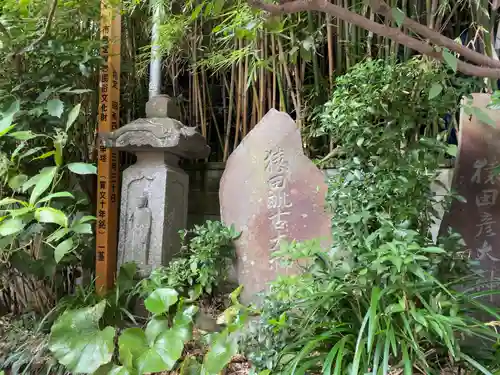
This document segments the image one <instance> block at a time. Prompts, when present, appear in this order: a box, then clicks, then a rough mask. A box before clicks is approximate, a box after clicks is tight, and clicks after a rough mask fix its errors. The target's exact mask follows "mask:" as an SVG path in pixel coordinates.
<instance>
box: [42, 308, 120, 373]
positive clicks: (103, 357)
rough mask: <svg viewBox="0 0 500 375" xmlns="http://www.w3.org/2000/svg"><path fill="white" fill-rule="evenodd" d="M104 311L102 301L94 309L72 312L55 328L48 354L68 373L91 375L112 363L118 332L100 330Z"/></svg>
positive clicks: (111, 329) (53, 327)
mask: <svg viewBox="0 0 500 375" xmlns="http://www.w3.org/2000/svg"><path fill="white" fill-rule="evenodd" d="M105 308H106V300H103V301H101V302H99V303H98V304H97V305H95V306H92V307H85V308H82V309H78V310H69V311H66V312H65V313H63V315H62V316H61V317H59V318H58V319H57V320H56V322H55V323H54V324H53V325H52V328H51V330H50V338H49V350H50V351H51V352H52V354H53V355H54V357H55V358H56V359H57V360H58V361H59V363H61V364H62V365H64V366H66V367H67V368H68V370H69V371H71V372H74V373H83V374H92V373H93V372H95V371H96V370H97V369H98V368H99V367H101V366H102V365H104V364H106V363H108V362H110V361H111V359H112V357H113V351H114V346H115V345H114V338H115V329H114V328H113V327H106V328H104V329H103V330H100V329H99V321H100V319H101V318H102V316H103V314H104V309H105Z"/></svg>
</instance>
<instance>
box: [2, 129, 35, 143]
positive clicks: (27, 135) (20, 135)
mask: <svg viewBox="0 0 500 375" xmlns="http://www.w3.org/2000/svg"><path fill="white" fill-rule="evenodd" d="M8 136H9V137H12V138H15V139H17V140H19V141H28V140H30V139H33V138H36V137H37V135H36V134H34V133H33V132H30V131H29V130H26V131H19V132H13V133H9V134H8Z"/></svg>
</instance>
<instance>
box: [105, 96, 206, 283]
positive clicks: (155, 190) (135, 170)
mask: <svg viewBox="0 0 500 375" xmlns="http://www.w3.org/2000/svg"><path fill="white" fill-rule="evenodd" d="M164 99H165V98H164V97H160V98H153V99H152V100H151V101H150V102H149V104H148V105H149V107H150V108H153V109H154V108H155V107H154V105H158V106H159V107H161V106H162V105H163V106H164V107H168V102H165V100H164ZM151 102H152V103H151ZM155 103H156V104H155ZM167 109H168V108H167ZM167 109H165V111H164V113H165V114H166V113H167V112H168V111H167ZM157 110H158V111H159V109H158V108H157ZM153 112H154V111H153ZM148 113H150V114H151V113H152V110H150V111H148ZM154 114H161V113H154ZM101 142H103V143H104V145H105V146H107V147H115V148H119V149H122V150H126V151H132V152H134V153H135V154H136V155H137V162H136V163H135V164H133V165H131V166H130V167H128V168H127V169H125V171H124V172H123V176H122V189H121V202H120V230H119V238H118V267H120V266H121V265H122V264H123V263H126V262H131V261H133V262H135V263H137V265H138V268H139V272H140V274H141V275H142V276H147V275H148V274H149V273H150V272H151V270H152V269H154V268H157V267H160V266H163V265H166V264H167V263H168V261H170V259H171V258H172V256H173V255H174V254H175V253H177V252H178V251H179V250H180V245H181V244H180V238H179V235H178V232H179V230H181V229H185V228H186V222H187V206H188V190H189V177H188V175H187V174H186V173H185V172H184V171H183V170H182V169H181V168H180V167H179V166H178V163H179V158H180V157H184V158H190V159H196V158H205V157H206V156H208V154H209V153H210V148H209V147H208V146H207V144H206V143H205V139H204V138H203V137H202V136H201V135H200V134H198V133H197V132H196V131H195V130H194V128H189V127H186V126H184V125H183V124H182V123H180V122H179V121H177V120H174V119H171V118H148V119H139V120H136V121H133V122H132V123H130V124H127V125H125V126H123V127H122V128H120V129H118V130H116V131H114V132H111V133H107V134H102V135H101Z"/></svg>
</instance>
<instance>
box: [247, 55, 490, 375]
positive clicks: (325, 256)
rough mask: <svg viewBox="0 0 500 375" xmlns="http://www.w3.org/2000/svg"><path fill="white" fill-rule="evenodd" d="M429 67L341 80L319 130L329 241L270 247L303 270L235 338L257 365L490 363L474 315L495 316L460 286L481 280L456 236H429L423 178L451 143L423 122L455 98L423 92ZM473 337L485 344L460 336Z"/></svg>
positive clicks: (413, 367) (292, 369)
mask: <svg viewBox="0 0 500 375" xmlns="http://www.w3.org/2000/svg"><path fill="white" fill-rule="evenodd" d="M426 69H427V68H426V66H422V65H419V64H417V62H416V61H412V62H410V63H408V64H405V65H397V66H390V65H383V64H382V63H381V62H377V61H369V62H367V63H364V64H360V65H358V66H357V67H355V68H354V69H353V70H352V71H351V72H350V73H348V74H347V75H346V76H344V77H342V78H340V79H339V80H338V82H337V83H338V86H337V88H336V90H335V92H334V94H333V96H332V99H331V101H330V102H328V103H327V104H326V105H325V108H324V112H323V114H322V116H321V121H322V125H321V129H319V130H320V132H324V133H328V134H330V135H331V136H332V138H333V139H334V140H335V142H336V146H337V147H338V148H339V149H340V150H342V152H343V156H342V157H341V158H339V159H337V160H336V168H337V170H338V173H337V174H335V175H334V176H332V177H331V178H330V180H329V182H328V184H329V191H328V194H327V205H328V208H329V210H330V212H331V215H332V225H331V226H332V236H333V243H334V247H333V248H332V249H331V250H330V249H322V248H321V247H319V244H318V242H317V241H311V242H308V243H302V244H295V243H292V244H290V245H288V246H285V247H283V248H282V250H281V251H280V252H278V253H277V254H275V255H276V256H279V257H281V258H282V259H283V260H284V261H291V260H294V259H297V258H301V257H304V256H307V257H308V258H309V262H308V263H307V264H308V266H307V267H306V268H305V270H304V273H303V274H301V275H298V276H294V277H288V278H286V277H285V278H283V279H281V280H279V281H277V282H275V283H273V286H272V287H271V290H270V292H269V294H268V295H267V296H266V299H265V302H264V304H263V306H262V309H261V318H260V320H259V321H258V322H257V323H256V326H255V327H254V328H252V330H250V332H249V333H248V334H247V335H246V337H244V338H243V340H242V341H243V347H244V349H245V352H246V353H247V355H248V356H249V358H251V359H252V361H253V363H254V365H256V367H257V370H265V369H268V370H272V372H273V373H274V372H276V373H283V374H296V373H298V374H304V373H319V372H321V373H323V374H328V375H330V374H332V373H333V374H351V375H358V374H366V373H372V374H384V375H385V374H388V373H389V372H390V371H393V370H400V371H402V372H404V373H405V374H413V373H425V374H439V373H440V372H441V371H442V369H443V368H453V369H456V368H458V367H460V366H463V367H466V368H468V369H469V370H471V371H472V370H474V371H479V372H482V373H485V374H490V373H491V372H490V371H493V368H494V363H495V359H494V355H495V353H494V350H493V345H494V344H495V343H496V342H497V341H498V338H499V337H498V335H497V334H496V332H495V331H494V329H492V328H491V327H490V326H489V325H487V324H484V323H482V322H480V321H478V320H477V319H476V318H474V316H476V315H474V313H478V312H481V313H482V314H483V315H484V314H485V313H486V314H487V315H489V316H490V317H491V319H495V320H497V319H498V315H497V314H496V313H495V311H493V310H491V309H489V308H488V307H487V306H485V305H483V304H482V303H481V302H480V301H479V299H478V297H479V296H480V295H481V293H464V292H459V287H461V286H463V285H464V284H467V283H477V282H480V280H479V279H478V278H477V276H476V273H475V272H474V269H473V265H472V263H471V262H470V261H469V259H468V254H467V253H466V252H465V251H464V247H463V242H462V241H461V238H460V236H458V235H456V234H451V235H449V236H448V237H446V238H442V239H440V242H439V243H438V244H434V243H433V242H432V240H431V238H430V233H429V226H430V220H431V219H432V217H433V210H432V206H433V204H434V196H433V193H432V191H431V190H430V186H431V182H433V181H434V179H435V177H436V170H437V168H438V167H439V164H440V161H442V160H443V158H444V156H445V154H446V150H447V146H446V145H445V144H444V142H443V137H442V136H440V135H439V134H435V137H434V138H430V137H426V136H425V134H424V135H421V134H420V127H421V126H422V125H430V124H434V123H436V124H437V123H438V122H439V121H440V120H439V119H440V118H442V116H443V115H444V114H445V113H447V112H448V111H449V110H450V109H451V110H453V109H454V108H455V107H456V106H457V105H458V101H457V100H456V99H457V97H456V96H455V94H453V95H452V94H450V93H448V91H447V92H446V93H444V94H443V95H442V96H435V97H432V98H429V97H430V96H432V95H429V89H426V90H424V89H423V88H424V87H426V86H425V85H424V86H422V82H424V83H426V84H428V83H432V82H433V81H429V77H430V76H433V75H434V76H435V74H436V73H435V72H433V71H429V70H426ZM431 73H432V74H431ZM417 136H418V137H417ZM448 202H449V199H447V200H445V201H444V204H446V203H448ZM493 293H495V292H494V291H493ZM479 339H480V340H482V341H483V343H485V348H481V350H477V348H474V347H473V346H466V345H464V343H467V342H471V341H474V340H479ZM480 351H482V353H480ZM487 368H489V369H487Z"/></svg>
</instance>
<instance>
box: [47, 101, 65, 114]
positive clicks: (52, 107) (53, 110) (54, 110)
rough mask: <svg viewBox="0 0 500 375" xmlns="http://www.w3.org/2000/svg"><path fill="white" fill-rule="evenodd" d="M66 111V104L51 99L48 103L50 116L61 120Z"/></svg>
mask: <svg viewBox="0 0 500 375" xmlns="http://www.w3.org/2000/svg"><path fill="white" fill-rule="evenodd" d="M63 111H64V103H63V102H62V101H61V100H59V99H51V100H49V101H48V102H47V112H48V113H49V115H51V116H54V117H58V118H61V116H62V114H63Z"/></svg>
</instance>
